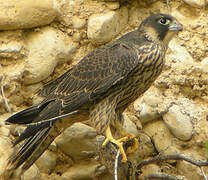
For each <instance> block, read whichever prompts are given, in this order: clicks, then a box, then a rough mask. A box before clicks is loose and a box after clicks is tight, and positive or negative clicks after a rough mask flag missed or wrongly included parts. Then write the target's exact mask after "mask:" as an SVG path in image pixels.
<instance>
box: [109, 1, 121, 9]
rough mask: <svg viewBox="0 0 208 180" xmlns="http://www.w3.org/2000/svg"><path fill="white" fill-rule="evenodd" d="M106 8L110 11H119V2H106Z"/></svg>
mask: <svg viewBox="0 0 208 180" xmlns="http://www.w3.org/2000/svg"><path fill="white" fill-rule="evenodd" d="M106 6H107V7H108V8H109V9H111V10H116V9H119V7H120V4H119V2H106Z"/></svg>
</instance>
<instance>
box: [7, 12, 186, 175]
mask: <svg viewBox="0 0 208 180" xmlns="http://www.w3.org/2000/svg"><path fill="white" fill-rule="evenodd" d="M179 31H182V24H180V23H179V22H178V21H177V20H176V18H174V17H172V16H170V15H167V14H152V15H150V16H149V17H147V18H146V19H145V20H144V21H143V22H142V23H141V24H140V25H139V27H138V28H137V29H136V30H135V31H132V32H129V33H127V34H125V35H123V36H122V37H120V38H119V39H118V40H116V41H114V42H112V43H110V44H107V45H104V46H101V47H100V48H98V49H96V50H94V51H92V52H91V53H89V54H88V55H87V56H85V57H84V58H83V59H82V60H81V61H80V62H79V63H78V64H77V65H75V66H73V67H72V68H71V69H69V70H68V71H67V72H65V73H64V74H63V75H61V76H60V77H59V78H57V79H55V80H53V81H52V82H50V83H48V84H46V85H45V86H44V87H43V88H42V89H41V90H40V91H39V95H40V96H42V97H43V101H42V102H40V103H39V104H37V105H34V106H32V107H30V108H28V109H25V110H23V111H21V112H18V113H16V114H14V115H13V116H11V117H9V118H8V119H7V120H6V124H23V125H27V128H26V129H25V131H24V132H23V133H22V134H21V135H20V136H19V137H18V138H17V140H16V141H15V143H14V146H16V145H17V144H20V146H18V148H17V151H14V152H13V154H12V155H11V156H10V158H9V163H8V168H10V169H11V170H12V171H14V170H15V169H17V168H18V167H20V166H21V167H20V168H21V172H22V173H24V172H25V171H26V170H27V169H28V168H29V167H30V166H31V165H32V164H33V163H34V162H35V161H36V160H37V159H38V158H39V157H40V156H41V154H43V152H44V151H45V150H46V149H47V148H48V146H49V145H50V144H51V143H52V142H53V140H54V139H55V138H56V137H57V136H58V135H60V134H61V133H62V132H63V130H64V129H66V128H67V127H69V126H71V125H72V124H73V123H74V122H83V121H84V120H86V119H89V123H90V126H92V127H94V128H95V129H96V130H97V132H98V133H100V134H103V135H105V137H106V139H105V141H104V143H103V146H105V145H106V144H107V143H108V142H112V143H114V144H116V145H117V146H118V148H119V149H120V153H121V155H122V162H126V161H127V156H126V154H125V151H124V149H123V146H122V142H123V141H126V140H127V139H128V138H129V137H131V135H129V134H128V133H127V132H126V131H125V130H124V128H123V127H122V113H123V111H124V110H125V109H126V108H127V106H128V105H129V104H130V103H132V102H133V101H134V100H136V99H137V98H138V97H139V96H140V95H142V94H143V93H144V92H145V91H146V90H147V89H148V88H149V87H150V86H151V85H152V83H153V82H154V81H155V79H156V78H157V77H158V76H159V75H160V73H161V72H162V69H163V66H164V63H165V54H166V50H167V47H168V43H169V42H170V40H171V39H172V38H173V37H174V36H175V35H176V34H177V33H178V32H179ZM112 127H114V128H115V129H116V130H118V131H119V132H120V134H121V135H122V137H123V138H121V139H114V137H113V135H112V133H111V128H112Z"/></svg>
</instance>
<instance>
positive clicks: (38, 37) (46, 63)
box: [23, 27, 77, 84]
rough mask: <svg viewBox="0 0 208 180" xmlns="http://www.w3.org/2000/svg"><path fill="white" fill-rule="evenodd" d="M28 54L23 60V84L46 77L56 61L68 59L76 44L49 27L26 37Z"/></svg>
mask: <svg viewBox="0 0 208 180" xmlns="http://www.w3.org/2000/svg"><path fill="white" fill-rule="evenodd" d="M26 45H27V48H28V49H29V55H28V57H27V59H26V60H25V63H26V65H25V69H24V73H23V79H24V83H25V84H33V83H37V82H40V81H42V80H43V79H45V78H47V77H48V76H49V75H50V74H51V73H52V72H53V70H54V68H55V67H56V65H57V63H58V62H61V61H63V60H69V59H70V55H71V53H72V52H74V51H75V49H76V46H77V45H76V44H75V43H73V42H72V41H71V39H69V38H68V36H66V35H65V34H64V33H62V32H61V31H58V30H56V29H54V28H51V27H45V28H42V29H41V30H40V31H39V32H31V33H29V35H28V37H27V38H26Z"/></svg>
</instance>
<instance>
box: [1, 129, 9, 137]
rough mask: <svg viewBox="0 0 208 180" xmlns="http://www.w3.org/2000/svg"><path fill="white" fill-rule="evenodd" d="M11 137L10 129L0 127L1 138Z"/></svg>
mask: <svg viewBox="0 0 208 180" xmlns="http://www.w3.org/2000/svg"><path fill="white" fill-rule="evenodd" d="M9 135H10V131H9V129H8V128H5V127H0V136H7V137H8V136H9Z"/></svg>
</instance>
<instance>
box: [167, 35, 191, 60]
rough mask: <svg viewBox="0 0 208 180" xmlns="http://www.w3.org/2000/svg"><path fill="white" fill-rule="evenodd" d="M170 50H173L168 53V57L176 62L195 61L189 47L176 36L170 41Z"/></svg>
mask: <svg viewBox="0 0 208 180" xmlns="http://www.w3.org/2000/svg"><path fill="white" fill-rule="evenodd" d="M168 47H169V48H170V50H171V51H172V52H171V54H168V55H167V58H166V59H169V58H170V59H172V60H174V61H176V62H183V63H188V64H190V63H194V60H193V58H192V56H191V55H190V54H189V52H188V51H187V49H186V48H185V47H183V46H181V45H180V44H179V42H178V41H177V39H176V38H174V39H172V40H171V41H170V43H169V46H168Z"/></svg>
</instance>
